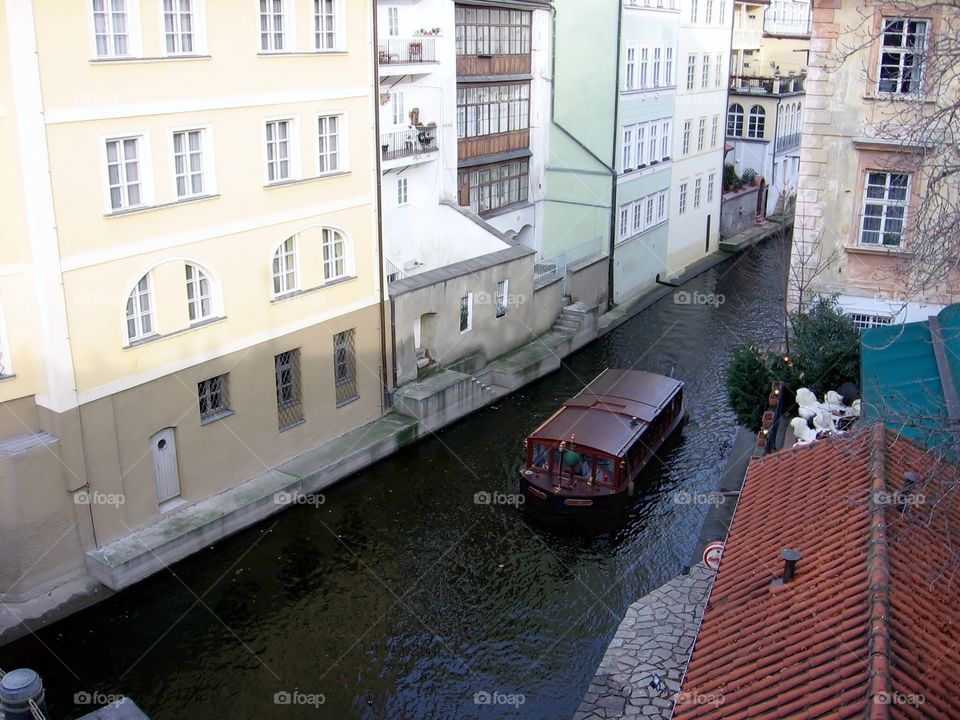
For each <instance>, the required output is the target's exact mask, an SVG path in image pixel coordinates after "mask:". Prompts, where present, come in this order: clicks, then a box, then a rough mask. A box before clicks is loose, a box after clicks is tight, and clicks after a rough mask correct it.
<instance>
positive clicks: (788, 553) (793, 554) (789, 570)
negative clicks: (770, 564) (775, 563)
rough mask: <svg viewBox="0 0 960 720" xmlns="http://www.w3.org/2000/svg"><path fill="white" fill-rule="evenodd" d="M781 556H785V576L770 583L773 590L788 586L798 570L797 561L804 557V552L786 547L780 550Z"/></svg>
mask: <svg viewBox="0 0 960 720" xmlns="http://www.w3.org/2000/svg"><path fill="white" fill-rule="evenodd" d="M780 557H782V558H783V576H782V577H779V578H777V579H776V580H774V581H773V582H771V583H770V590H771V591H775V590H779V589H780V588H783V587H786V586H787V585H788V584H789V583H790V581H791V580H793V576H794V574H795V573H796V571H797V561H798V560H800V558H802V557H803V554H802V553H801V552H800V551H799V550H794V549H793V548H784V549H783V550H781V551H780Z"/></svg>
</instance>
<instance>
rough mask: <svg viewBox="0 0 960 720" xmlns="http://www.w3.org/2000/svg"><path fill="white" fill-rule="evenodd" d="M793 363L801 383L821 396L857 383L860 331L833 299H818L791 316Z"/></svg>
mask: <svg viewBox="0 0 960 720" xmlns="http://www.w3.org/2000/svg"><path fill="white" fill-rule="evenodd" d="M790 325H791V329H792V331H793V332H792V340H791V346H792V347H791V349H792V351H793V364H794V367H795V368H796V369H797V370H798V375H799V377H798V380H799V382H800V383H801V385H802V386H804V387H808V388H810V389H811V390H813V391H814V392H815V393H817V395H820V396H823V394H824V393H825V392H827V391H828V390H836V389H837V388H838V387H839V386H840V385H841V384H842V383H844V382H847V381H848V380H850V381H853V382H855V383H857V385H859V384H860V333H859V332H857V328H856V326H855V325H854V324H853V320H852V319H850V317H849V316H847V315H844V314H843V311H842V310H841V309H840V306H839V305H838V304H837V301H836V300H835V299H833V298H817V300H815V301H814V302H813V304H812V305H811V306H810V307H809V309H808V310H807V312H805V313H794V314H793V315H792V316H791V318H790Z"/></svg>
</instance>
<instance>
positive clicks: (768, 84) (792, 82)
mask: <svg viewBox="0 0 960 720" xmlns="http://www.w3.org/2000/svg"><path fill="white" fill-rule="evenodd" d="M806 77H807V76H806V75H785V76H783V77H743V76H740V75H732V76H731V77H730V92H733V93H742V94H744V95H794V94H797V93H802V92H803V83H804V80H806Z"/></svg>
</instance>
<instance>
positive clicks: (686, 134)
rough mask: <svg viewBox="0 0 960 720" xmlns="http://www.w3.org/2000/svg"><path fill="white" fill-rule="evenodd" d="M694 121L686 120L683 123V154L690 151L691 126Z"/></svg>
mask: <svg viewBox="0 0 960 720" xmlns="http://www.w3.org/2000/svg"><path fill="white" fill-rule="evenodd" d="M692 122H693V121H692V120H685V121H684V123H683V150H682V154H683V155H686V154H688V153H689V152H690V127H691V123H692Z"/></svg>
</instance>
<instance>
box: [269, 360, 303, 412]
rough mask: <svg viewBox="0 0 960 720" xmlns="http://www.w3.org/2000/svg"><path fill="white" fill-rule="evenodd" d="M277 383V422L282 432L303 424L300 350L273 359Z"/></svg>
mask: <svg viewBox="0 0 960 720" xmlns="http://www.w3.org/2000/svg"><path fill="white" fill-rule="evenodd" d="M273 365H274V370H275V372H276V381H277V421H278V424H279V426H280V429H281V430H286V429H287V428H291V427H293V426H294V425H299V424H300V423H302V422H303V395H302V391H301V386H300V348H296V349H295V350H287V351H286V352H282V353H280V354H279V355H276V356H274V358H273Z"/></svg>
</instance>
